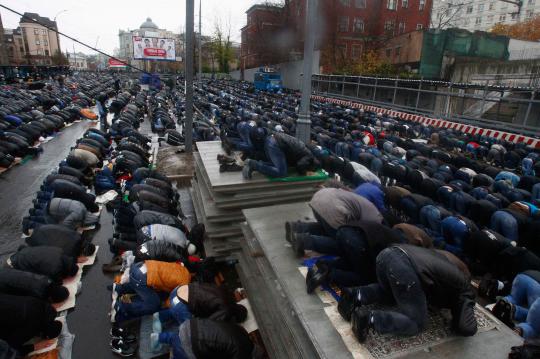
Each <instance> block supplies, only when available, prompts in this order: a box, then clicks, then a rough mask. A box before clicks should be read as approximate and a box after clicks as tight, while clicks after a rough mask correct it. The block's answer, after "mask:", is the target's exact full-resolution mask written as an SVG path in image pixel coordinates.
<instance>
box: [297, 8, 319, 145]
mask: <svg viewBox="0 0 540 359" xmlns="http://www.w3.org/2000/svg"><path fill="white" fill-rule="evenodd" d="M306 7H307V8H306V15H307V16H306V28H305V35H304V65H303V77H302V99H301V102H300V113H299V114H298V120H296V138H298V139H299V140H301V141H302V142H304V143H309V140H310V137H311V120H310V103H311V75H312V72H313V48H314V47H315V34H314V33H315V27H314V25H315V21H316V16H317V0H307V1H306Z"/></svg>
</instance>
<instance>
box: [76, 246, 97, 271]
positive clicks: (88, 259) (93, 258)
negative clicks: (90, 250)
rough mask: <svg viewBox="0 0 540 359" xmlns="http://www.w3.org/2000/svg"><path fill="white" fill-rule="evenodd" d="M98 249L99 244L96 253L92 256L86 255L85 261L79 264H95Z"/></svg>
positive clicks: (83, 265) (84, 265)
mask: <svg viewBox="0 0 540 359" xmlns="http://www.w3.org/2000/svg"><path fill="white" fill-rule="evenodd" d="M98 250H99V246H96V250H95V251H94V254H92V255H91V256H87V257H84V258H85V261H84V262H79V263H78V264H80V265H81V266H82V267H86V266H91V265H92V264H94V262H95V261H96V256H97V252H98Z"/></svg>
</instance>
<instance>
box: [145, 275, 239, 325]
mask: <svg viewBox="0 0 540 359" xmlns="http://www.w3.org/2000/svg"><path fill="white" fill-rule="evenodd" d="M169 305H170V307H169V309H165V310H162V311H160V312H158V313H154V322H153V329H154V332H157V333H160V332H161V326H162V323H167V322H168V321H171V320H175V321H176V322H177V323H178V324H182V323H183V322H184V321H185V320H188V319H191V318H192V317H197V318H208V319H213V320H218V321H227V322H236V323H241V322H243V321H244V320H246V317H247V309H246V307H244V306H243V305H241V304H236V303H234V302H233V301H232V298H229V297H228V296H227V293H226V292H225V290H224V289H223V288H220V287H217V286H215V285H212V284H207V283H190V284H187V285H183V286H179V287H177V288H175V289H174V290H173V291H172V292H171V295H170V297H169Z"/></svg>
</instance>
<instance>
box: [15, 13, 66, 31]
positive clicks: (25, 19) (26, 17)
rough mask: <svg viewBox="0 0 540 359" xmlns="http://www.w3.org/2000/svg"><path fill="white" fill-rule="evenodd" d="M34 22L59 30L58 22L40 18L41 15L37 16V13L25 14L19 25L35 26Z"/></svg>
mask: <svg viewBox="0 0 540 359" xmlns="http://www.w3.org/2000/svg"><path fill="white" fill-rule="evenodd" d="M32 20H34V21H37V22H38V23H40V24H41V25H45V26H48V27H52V28H55V29H57V26H56V21H52V20H51V19H49V18H48V17H43V16H39V14H36V13H35V12H25V13H24V14H23V16H22V17H21V20H20V21H19V23H21V24H23V23H30V24H34V23H35V22H34V21H32Z"/></svg>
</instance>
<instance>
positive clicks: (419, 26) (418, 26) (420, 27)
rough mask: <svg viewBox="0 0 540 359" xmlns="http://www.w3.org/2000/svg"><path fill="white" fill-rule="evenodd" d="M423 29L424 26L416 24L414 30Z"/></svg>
mask: <svg viewBox="0 0 540 359" xmlns="http://www.w3.org/2000/svg"><path fill="white" fill-rule="evenodd" d="M423 28H424V25H422V24H416V30H422V29H423Z"/></svg>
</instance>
